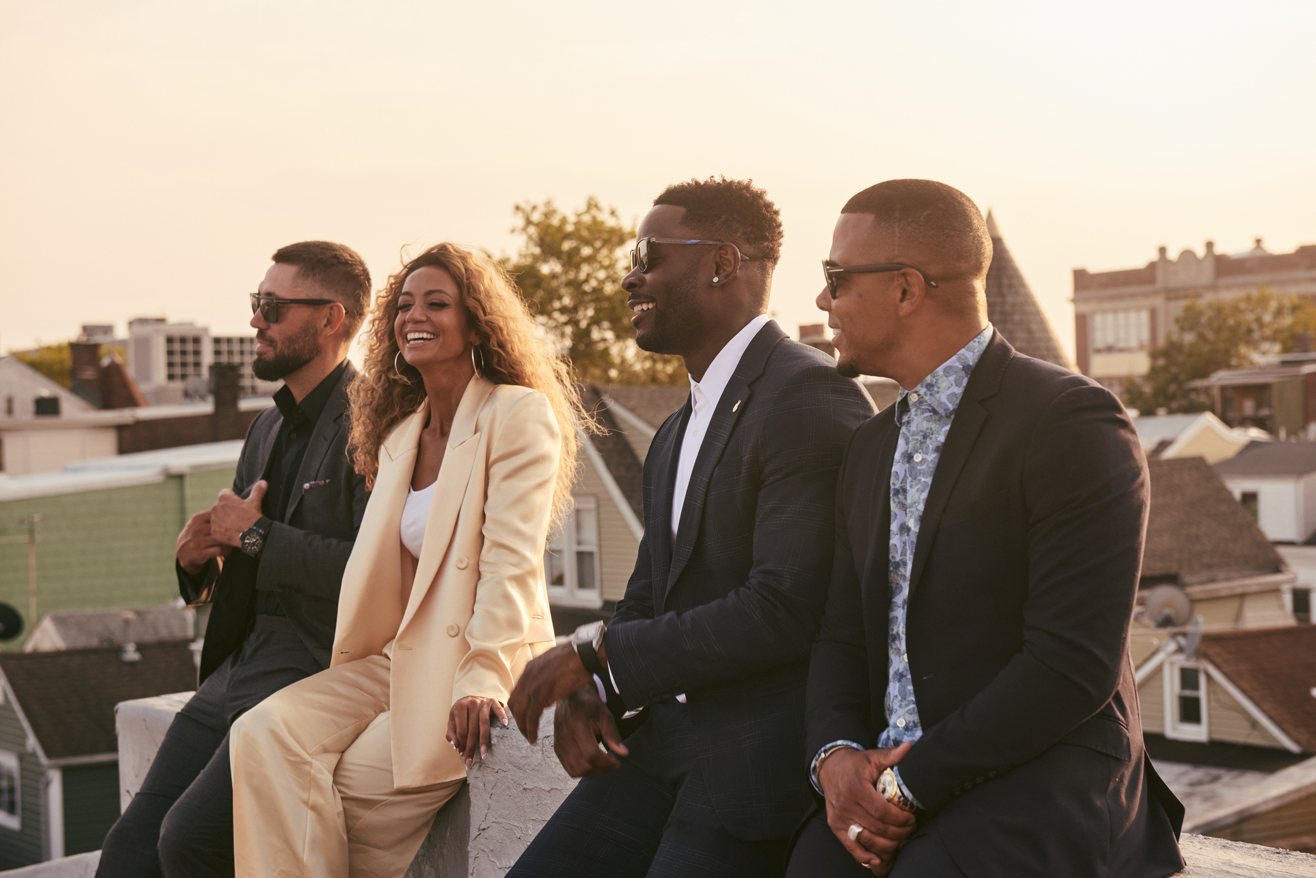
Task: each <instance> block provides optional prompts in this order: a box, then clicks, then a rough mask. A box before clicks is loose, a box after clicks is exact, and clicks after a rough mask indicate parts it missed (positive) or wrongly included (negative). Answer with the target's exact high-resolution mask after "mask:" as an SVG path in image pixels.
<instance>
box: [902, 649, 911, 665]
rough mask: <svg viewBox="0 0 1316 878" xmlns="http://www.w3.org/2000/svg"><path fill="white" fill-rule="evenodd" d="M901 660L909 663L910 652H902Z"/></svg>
mask: <svg viewBox="0 0 1316 878" xmlns="http://www.w3.org/2000/svg"><path fill="white" fill-rule="evenodd" d="M900 660H901V661H902V662H904V663H905V664H909V653H907V652H906V653H901V655H900Z"/></svg>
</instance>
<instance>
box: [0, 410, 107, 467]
mask: <svg viewBox="0 0 1316 878" xmlns="http://www.w3.org/2000/svg"><path fill="white" fill-rule="evenodd" d="M0 442H3V443H4V472H5V473H7V474H9V475H22V474H24V473H49V472H58V471H59V470H62V469H63V468H64V465H65V464H66V463H72V462H73V461H75V460H92V459H94V458H99V457H113V456H114V455H116V454H118V453H119V438H118V431H117V430H115V428H114V427H82V428H73V429H62V430H30V429H29V430H5V429H4V424H3V423H0Z"/></svg>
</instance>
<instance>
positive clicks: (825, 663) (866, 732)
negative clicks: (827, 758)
mask: <svg viewBox="0 0 1316 878" xmlns="http://www.w3.org/2000/svg"><path fill="white" fill-rule="evenodd" d="M854 445H855V443H854V441H853V439H852V440H851V442H850V446H849V447H848V448H847V449H846V457H845V461H844V462H843V463H842V464H841V474H840V477H839V479H838V480H837V481H838V483H839V485H840V486H841V487H839V488H838V490H837V496H836V551H835V554H834V557H833V560H832V580H831V586H830V587H829V589H828V592H827V606H826V608H825V610H824V611H823V620H822V630H821V631H820V632H819V634H818V640H817V641H816V642H815V643H814V645H813V655H812V658H811V659H810V661H809V682H808V687H807V688H806V690H805V720H806V736H805V747H804V751H805V752H804V755H805V759H806V765H807V764H809V763H811V762H812V760H813V757H814V756H815V755H817V753H818V751H819V750H821V749H822V748H823V747H824V746H826V745H827V744H830V743H832V742H833V741H840V740H845V741H853V742H855V743H856V744H862V745H863V746H865V747H873V746H875V745H876V743H877V735H876V734H875V733H874V731H873V729H872V719H871V718H872V704H871V701H870V694H869V693H870V689H869V659H868V644H867V640H866V636H865V632H864V607H863V599H862V595H861V591H860V588H861V586H860V580H859V574H858V572H857V571H856V569H855V558H854V553H853V550H852V549H851V544H850V533H849V528H848V525H847V522H848V520H849V515H848V509H847V502H846V500H847V497H848V496H849V495H850V493H851V492H850V491H848V490H847V489H846V487H845V486H847V485H851V484H853V480H854V478H855V476H854V473H853V471H852V469H851V467H850V462H851V459H850V454H851V450H852V449H853V448H854ZM861 538H862V539H866V535H865V536H864V537H861ZM879 648H880V645H879Z"/></svg>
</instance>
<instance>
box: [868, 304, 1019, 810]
mask: <svg viewBox="0 0 1316 878" xmlns="http://www.w3.org/2000/svg"><path fill="white" fill-rule="evenodd" d="M992 331H993V330H992V325H991V324H990V323H989V324H987V328H986V329H984V330H983V331H982V332H980V333H979V334H978V335H976V336H974V338H973V340H972V341H970V342H969V343H968V344H966V345H965V346H964V347H962V348H960V350H959V352H958V353H957V354H955V356H953V357H951V358H950V359H949V360H947V361H946V362H944V363H942V364H941V365H940V366H938V367H937V369H936V370H935V371H934V372H933V373H932V374H931V375H929V376H928V377H926V378H924V379H923V380H922V381H921V382H919V385H918V386H917V387H915V388H914V389H913V390H904V389H902V390H901V391H900V395H899V396H898V397H897V398H896V411H895V416H896V423H898V424H899V425H900V438H899V440H898V441H897V443H896V456H895V460H894V461H893V463H892V465H891V544H890V550H889V551H890V554H889V559H890V566H889V573H888V578H887V581H888V583H889V585H890V589H891V607H890V610H889V616H888V625H887V687H886V717H887V727H886V729H885V730H884V731H883V732H882V734H881V736H880V737H879V738H878V741H877V746H879V747H895V746H898V745H899V744H901V743H903V742H905V741H917V740H918V739H919V737H920V736H921V735H922V734H923V726H922V724H921V723H920V722H919V718H918V705H917V704H915V703H914V679H913V676H912V675H911V674H910V670H909V659H908V656H907V654H906V650H905V613H906V611H907V609H908V607H909V573H910V566H911V565H912V563H913V561H914V546H915V545H916V544H917V543H918V528H919V523H920V521H921V520H922V518H923V506H924V504H925V503H926V502H927V499H928V489H929V488H931V487H932V476H933V473H935V472H936V470H937V461H938V460H940V458H941V449H942V446H943V445H945V443H946V434H947V433H949V432H950V423H951V420H952V419H953V418H954V417H955V410H956V409H957V408H958V407H959V404H960V398H961V397H962V396H963V395H964V388H965V387H966V386H967V385H968V383H969V376H970V375H971V374H973V367H974V366H976V365H978V360H979V359H980V358H981V357H982V352H983V351H984V350H986V348H987V342H989V341H990V340H991V337H992ZM902 786H903V784H902ZM906 794H908V791H906Z"/></svg>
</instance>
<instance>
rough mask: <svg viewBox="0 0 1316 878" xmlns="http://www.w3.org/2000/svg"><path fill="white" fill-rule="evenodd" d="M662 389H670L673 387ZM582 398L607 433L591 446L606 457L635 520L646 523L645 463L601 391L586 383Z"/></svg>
mask: <svg viewBox="0 0 1316 878" xmlns="http://www.w3.org/2000/svg"><path fill="white" fill-rule="evenodd" d="M614 389H615V388H614ZM628 389H630V388H628ZM634 389H648V388H634ZM662 389H664V390H670V389H671V388H662ZM580 396H581V402H583V403H584V405H585V408H586V410H588V411H592V412H594V417H595V418H597V419H598V421H599V424H600V426H602V427H603V429H604V431H605V432H604V433H603V434H601V435H597V436H590V437H589V438H590V443H591V444H592V445H593V446H594V449H595V450H596V451H598V453H599V457H601V458H603V465H604V466H606V467H607V468H608V472H609V473H610V474H611V475H612V479H613V481H615V482H616V483H617V487H618V488H620V489H621V492H622V494H623V495H625V497H626V502H627V503H628V504H630V507H631V511H632V512H634V513H635V517H636V518H638V519H640V520H641V521H643V520H644V461H642V460H640V459H639V458H638V457H636V455H635V451H634V449H632V448H631V444H630V443H629V442H627V441H626V437H625V436H623V435H622V428H621V426H620V425H619V424H618V423H617V418H616V416H615V415H613V413H612V412H610V411H608V405H607V401H606V400H605V399H604V397H603V395H602V393H601V392H600V390H599V388H598V387H595V386H594V385H593V384H583V385H581V387H580ZM661 423H662V421H659V424H661Z"/></svg>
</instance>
